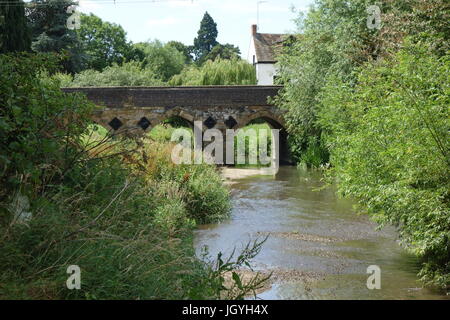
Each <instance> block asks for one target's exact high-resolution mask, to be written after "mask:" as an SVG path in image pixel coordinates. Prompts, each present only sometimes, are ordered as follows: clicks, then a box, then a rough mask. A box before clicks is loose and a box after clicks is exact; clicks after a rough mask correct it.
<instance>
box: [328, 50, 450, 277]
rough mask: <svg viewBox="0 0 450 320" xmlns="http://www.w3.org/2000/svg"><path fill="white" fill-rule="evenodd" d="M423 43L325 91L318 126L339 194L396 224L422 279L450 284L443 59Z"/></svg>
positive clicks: (449, 162)
mask: <svg viewBox="0 0 450 320" xmlns="http://www.w3.org/2000/svg"><path fill="white" fill-rule="evenodd" d="M427 49H428V48H427V46H426V45H424V44H419V45H408V46H407V47H406V48H405V49H403V50H402V51H401V52H399V53H398V54H397V55H396V56H395V57H394V58H392V59H389V60H386V61H384V62H382V63H379V64H376V65H368V66H366V67H365V68H364V69H362V72H361V74H360V76H359V78H358V85H357V86H356V87H352V86H349V85H346V84H345V83H342V82H338V81H337V82H335V83H334V84H333V85H330V86H328V87H327V88H326V90H325V93H324V100H323V101H324V108H323V110H322V112H321V114H320V123H321V124H322V127H323V128H325V131H326V135H327V138H326V141H327V146H328V148H329V150H331V164H332V165H333V172H334V174H335V176H336V178H337V180H338V183H339V190H340V192H341V193H342V194H344V195H348V196H351V197H354V198H356V199H357V200H358V201H359V202H360V203H361V204H362V205H363V208H366V210H367V211H368V212H369V213H370V214H371V215H372V216H373V217H374V218H375V219H376V220H377V221H378V222H379V223H380V224H385V223H392V224H395V225H397V226H398V228H399V231H400V236H401V237H402V239H403V242H404V244H405V245H406V247H407V248H409V249H410V250H411V251H413V252H414V253H416V254H417V255H418V256H419V257H421V258H422V259H423V261H424V265H423V268H422V271H421V273H420V274H421V276H422V279H423V280H425V281H428V282H432V283H436V284H439V285H442V286H445V285H450V260H449V258H450V193H449V190H450V134H449V128H450V112H449V105H450V98H449V97H450V96H449V93H450V85H449V82H448V75H449V73H450V60H449V57H448V56H444V57H441V58H439V57H437V56H435V55H433V54H431V53H430V51H429V50H427Z"/></svg>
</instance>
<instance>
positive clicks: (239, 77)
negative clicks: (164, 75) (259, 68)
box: [169, 58, 256, 86]
mask: <svg viewBox="0 0 450 320" xmlns="http://www.w3.org/2000/svg"><path fill="white" fill-rule="evenodd" d="M169 84H170V85H173V86H207V85H251V84H256V72H255V68H254V67H253V66H252V65H251V64H249V63H248V62H246V61H244V60H241V59H236V58H233V59H231V60H222V59H220V58H218V59H216V60H215V61H211V60H208V61H207V62H206V63H204V64H203V65H202V66H201V67H195V66H190V67H187V68H185V69H184V70H183V72H182V73H181V74H179V75H176V76H174V77H172V79H170V81H169Z"/></svg>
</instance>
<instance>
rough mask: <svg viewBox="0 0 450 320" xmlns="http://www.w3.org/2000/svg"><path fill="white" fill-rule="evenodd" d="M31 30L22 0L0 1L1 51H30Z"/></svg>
mask: <svg viewBox="0 0 450 320" xmlns="http://www.w3.org/2000/svg"><path fill="white" fill-rule="evenodd" d="M30 46H31V37H30V31H29V29H28V26H27V20H26V18H25V9H24V3H23V1H22V0H10V1H9V3H8V2H5V1H2V3H0V53H8V52H16V51H29V50H30Z"/></svg>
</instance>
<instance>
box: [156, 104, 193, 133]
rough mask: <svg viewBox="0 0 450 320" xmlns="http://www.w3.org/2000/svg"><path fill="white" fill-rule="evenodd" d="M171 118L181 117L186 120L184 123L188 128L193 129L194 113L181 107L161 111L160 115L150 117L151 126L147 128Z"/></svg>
mask: <svg viewBox="0 0 450 320" xmlns="http://www.w3.org/2000/svg"><path fill="white" fill-rule="evenodd" d="M173 118H179V119H182V120H184V121H185V122H186V124H187V125H188V126H189V128H191V129H194V119H195V117H194V115H193V114H191V113H190V112H188V111H186V110H184V109H183V108H179V107H177V108H173V109H170V110H168V111H166V112H164V113H162V114H161V115H160V116H158V117H156V118H154V119H152V121H150V122H151V128H149V130H151V129H152V128H154V127H156V126H157V125H159V124H162V123H163V122H164V121H166V120H169V119H173Z"/></svg>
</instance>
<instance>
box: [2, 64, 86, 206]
mask: <svg viewBox="0 0 450 320" xmlns="http://www.w3.org/2000/svg"><path fill="white" fill-rule="evenodd" d="M56 62H57V60H56V58H55V57H54V56H50V55H39V56H33V55H23V56H12V55H11V56H10V55H1V56H0V77H1V81H0V104H1V105H2V108H1V109H0V140H1V141H2V143H1V144H0V155H1V157H0V172H1V174H2V176H1V178H0V181H1V185H2V189H1V191H0V199H4V197H6V196H7V193H8V192H9V191H11V190H18V189H19V188H20V189H21V192H25V193H26V192H29V191H30V190H34V189H35V188H44V189H45V188H46V186H47V185H48V184H49V181H50V180H52V179H55V178H56V177H58V176H59V178H60V179H63V178H64V175H65V172H66V171H67V170H68V168H69V167H70V166H71V164H72V163H71V161H72V160H73V159H71V158H72V157H73V156H74V154H76V153H77V150H75V149H74V146H76V145H77V144H79V142H80V141H79V139H78V136H79V135H80V134H81V133H83V131H84V130H85V126H86V123H87V122H88V119H89V118H88V115H89V113H90V111H91V110H92V107H93V106H92V105H91V104H89V103H87V102H86V100H85V99H83V98H82V97H81V96H79V95H71V96H69V95H66V94H64V93H63V92H61V91H60V90H59V86H58V83H57V82H56V81H42V80H40V79H39V78H38V77H37V73H40V72H49V71H50V72H51V71H54V70H55V63H56ZM47 65H49V67H48V68H47V67H46V66H47ZM55 168H58V170H55Z"/></svg>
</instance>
